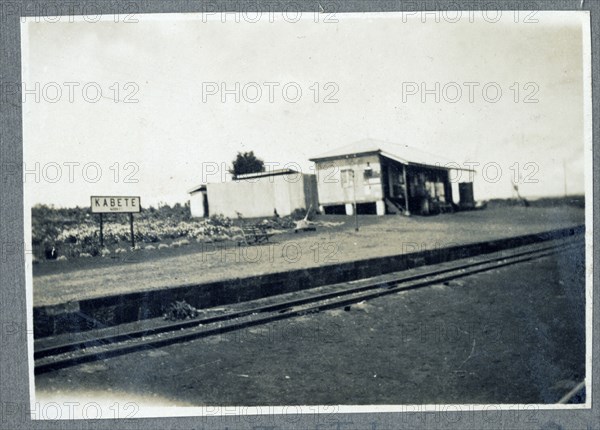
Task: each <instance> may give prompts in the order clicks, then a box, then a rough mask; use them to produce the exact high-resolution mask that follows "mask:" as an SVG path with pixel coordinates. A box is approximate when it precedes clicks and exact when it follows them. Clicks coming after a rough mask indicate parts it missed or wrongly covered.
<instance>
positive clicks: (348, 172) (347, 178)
mask: <svg viewBox="0 0 600 430" xmlns="http://www.w3.org/2000/svg"><path fill="white" fill-rule="evenodd" d="M340 173H341V176H342V188H350V187H351V186H352V185H353V182H354V170H352V169H343V170H342V171H341V172H340Z"/></svg>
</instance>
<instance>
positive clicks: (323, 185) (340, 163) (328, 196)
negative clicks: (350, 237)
mask: <svg viewBox="0 0 600 430" xmlns="http://www.w3.org/2000/svg"><path fill="white" fill-rule="evenodd" d="M367 163H369V164H368V165H367ZM367 167H370V168H371V169H372V170H373V172H374V174H375V177H374V178H371V179H369V180H365V179H364V171H365V169H367ZM316 168H317V181H318V189H319V204H320V205H321V206H327V205H338V204H345V203H352V202H354V187H353V185H352V182H349V183H345V184H344V183H343V180H342V172H343V171H344V170H348V169H350V170H353V171H354V174H355V177H356V201H357V202H358V203H368V202H377V201H379V200H382V199H383V187H382V185H381V164H380V162H379V157H378V156H377V155H370V156H364V157H357V158H349V159H338V160H332V161H321V162H317V163H316ZM350 181H351V179H350Z"/></svg>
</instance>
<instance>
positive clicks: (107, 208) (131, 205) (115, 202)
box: [91, 196, 142, 248]
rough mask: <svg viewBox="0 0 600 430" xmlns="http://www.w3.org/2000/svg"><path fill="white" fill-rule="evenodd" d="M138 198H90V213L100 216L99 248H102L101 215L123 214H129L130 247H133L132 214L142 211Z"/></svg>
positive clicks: (102, 226)
mask: <svg viewBox="0 0 600 430" xmlns="http://www.w3.org/2000/svg"><path fill="white" fill-rule="evenodd" d="M140 200H141V199H140V197H127V196H92V197H91V208H92V213H97V214H100V246H104V231H103V228H104V220H103V214H112V213H125V214H129V231H130V232H131V247H132V248H134V247H135V237H134V231H133V214H134V213H140V212H141V210H142V206H141V201H140Z"/></svg>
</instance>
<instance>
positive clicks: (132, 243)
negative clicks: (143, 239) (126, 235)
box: [129, 212, 135, 248]
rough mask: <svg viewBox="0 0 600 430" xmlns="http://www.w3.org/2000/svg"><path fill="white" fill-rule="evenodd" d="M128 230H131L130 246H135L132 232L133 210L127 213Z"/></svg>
mask: <svg viewBox="0 0 600 430" xmlns="http://www.w3.org/2000/svg"><path fill="white" fill-rule="evenodd" d="M129 231H131V247H132V248H135V236H134V234H133V212H130V213H129Z"/></svg>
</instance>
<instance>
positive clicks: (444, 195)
mask: <svg viewBox="0 0 600 430" xmlns="http://www.w3.org/2000/svg"><path fill="white" fill-rule="evenodd" d="M311 161H313V162H314V163H315V167H316V174H317V184H318V193H319V209H320V211H321V213H326V214H344V213H345V214H347V215H353V213H354V208H355V207H356V210H357V212H358V213H359V214H377V215H385V214H404V215H411V214H418V215H429V214H435V213H441V212H449V211H454V210H455V209H457V208H459V207H460V208H464V209H467V208H472V207H474V206H475V202H474V196H473V183H472V182H467V181H463V182H462V183H459V184H457V187H455V188H457V189H458V194H459V195H460V199H461V200H460V202H459V203H458V204H457V203H455V202H454V199H453V184H452V180H451V178H452V177H451V171H452V170H463V171H468V172H470V173H474V172H473V171H470V170H469V169H462V168H459V166H458V164H456V163H449V161H448V160H444V159H442V158H441V157H437V156H435V155H433V154H429V153H427V152H424V151H421V150H418V149H416V148H411V147H409V146H405V145H396V144H391V143H388V142H382V141H378V140H373V139H365V140H361V141H359V142H356V143H353V144H350V145H347V146H344V147H341V148H338V149H335V150H332V151H329V152H326V153H324V154H321V155H319V156H317V157H314V158H311ZM450 166H452V167H450ZM461 173H464V172H461ZM460 177H461V178H464V179H471V178H472V175H471V174H467V175H464V174H461V175H460Z"/></svg>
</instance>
